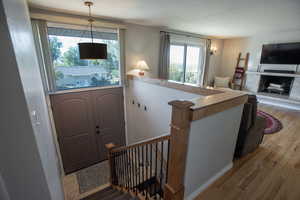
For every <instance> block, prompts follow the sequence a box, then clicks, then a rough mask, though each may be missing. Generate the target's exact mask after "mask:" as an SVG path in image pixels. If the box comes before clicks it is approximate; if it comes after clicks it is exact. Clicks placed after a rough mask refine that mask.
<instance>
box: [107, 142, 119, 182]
mask: <svg viewBox="0 0 300 200" xmlns="http://www.w3.org/2000/svg"><path fill="white" fill-rule="evenodd" d="M105 147H106V149H107V152H108V155H107V158H108V163H109V173H110V176H109V180H110V184H112V185H116V181H117V180H115V179H116V178H115V177H116V176H115V172H116V170H115V162H114V159H113V156H112V150H113V148H115V147H116V145H114V144H113V143H109V144H106V145H105Z"/></svg>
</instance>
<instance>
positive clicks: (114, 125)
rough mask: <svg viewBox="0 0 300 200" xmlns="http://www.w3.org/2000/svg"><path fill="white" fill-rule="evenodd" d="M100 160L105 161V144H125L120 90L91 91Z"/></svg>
mask: <svg viewBox="0 0 300 200" xmlns="http://www.w3.org/2000/svg"><path fill="white" fill-rule="evenodd" d="M92 96H93V101H94V102H93V105H94V111H95V112H94V113H95V116H94V117H95V124H96V129H97V133H98V134H97V136H96V137H97V143H98V151H99V155H100V160H105V159H107V151H106V148H105V144H108V143H111V142H113V143H114V144H116V145H117V146H119V145H124V144H125V123H124V103H123V90H122V88H110V89H103V90H94V91H92Z"/></svg>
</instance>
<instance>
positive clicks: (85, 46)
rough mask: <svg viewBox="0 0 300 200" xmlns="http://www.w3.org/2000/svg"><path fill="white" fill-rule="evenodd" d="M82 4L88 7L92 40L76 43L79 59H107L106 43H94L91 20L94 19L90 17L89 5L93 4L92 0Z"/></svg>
mask: <svg viewBox="0 0 300 200" xmlns="http://www.w3.org/2000/svg"><path fill="white" fill-rule="evenodd" d="M84 5H86V6H88V7H89V19H88V22H89V25H90V32H91V40H92V42H83V43H78V48H79V55H80V59H88V60H89V59H107V45H106V44H103V43H94V38H93V22H94V19H93V18H92V14H91V6H93V2H91V1H86V2H84Z"/></svg>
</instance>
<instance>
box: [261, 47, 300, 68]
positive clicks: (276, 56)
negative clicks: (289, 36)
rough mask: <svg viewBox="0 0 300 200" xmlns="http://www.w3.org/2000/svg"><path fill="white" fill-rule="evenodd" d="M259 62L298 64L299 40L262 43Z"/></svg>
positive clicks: (299, 58) (299, 60)
mask: <svg viewBox="0 0 300 200" xmlns="http://www.w3.org/2000/svg"><path fill="white" fill-rule="evenodd" d="M260 63H261V64H289V65H294V64H295V65H299V64H300V42H298V43H284V44H265V45H263V48H262V53H261V59H260Z"/></svg>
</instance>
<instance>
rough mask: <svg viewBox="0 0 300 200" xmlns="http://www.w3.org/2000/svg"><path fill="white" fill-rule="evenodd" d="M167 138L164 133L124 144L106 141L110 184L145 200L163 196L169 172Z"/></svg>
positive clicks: (168, 141)
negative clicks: (130, 143)
mask: <svg viewBox="0 0 300 200" xmlns="http://www.w3.org/2000/svg"><path fill="white" fill-rule="evenodd" d="M170 139H171V136H170V135H164V136H159V137H156V138H152V139H148V140H144V141H142V142H138V143H135V144H132V145H129V146H123V147H115V145H114V144H112V143H110V144H106V148H107V149H108V160H109V165H110V182H111V184H112V185H113V186H116V187H120V188H123V189H124V190H126V191H129V192H133V193H135V194H136V195H142V196H143V197H144V199H146V200H147V199H151V198H155V199H156V198H159V199H162V198H163V197H164V188H165V185H166V183H167V181H168V174H169V173H168V168H169V167H168V165H169V153H170Z"/></svg>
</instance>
